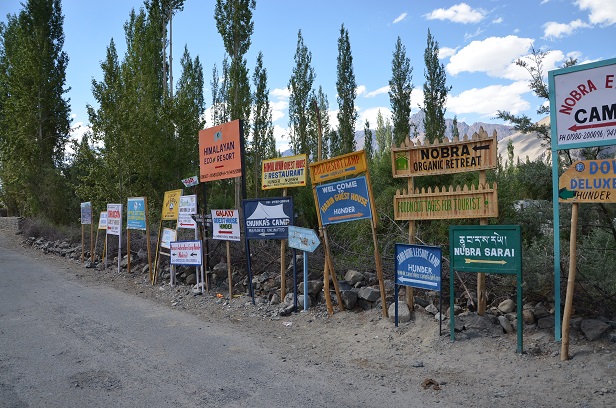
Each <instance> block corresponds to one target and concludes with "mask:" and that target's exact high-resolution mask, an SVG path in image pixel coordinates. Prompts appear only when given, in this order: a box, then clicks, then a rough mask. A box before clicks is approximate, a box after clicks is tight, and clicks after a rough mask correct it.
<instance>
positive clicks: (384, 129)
mask: <svg viewBox="0 0 616 408" xmlns="http://www.w3.org/2000/svg"><path fill="white" fill-rule="evenodd" d="M375 133H376V147H377V151H376V153H377V155H379V156H382V155H387V156H389V150H390V149H391V143H392V137H393V134H392V129H391V122H390V121H389V118H387V119H386V120H385V119H383V114H381V110H380V109H379V111H378V112H377V114H376V130H375Z"/></svg>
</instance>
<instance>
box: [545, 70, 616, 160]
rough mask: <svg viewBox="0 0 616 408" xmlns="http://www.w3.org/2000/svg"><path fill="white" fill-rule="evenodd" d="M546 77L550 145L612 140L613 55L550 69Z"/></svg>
mask: <svg viewBox="0 0 616 408" xmlns="http://www.w3.org/2000/svg"><path fill="white" fill-rule="evenodd" d="M549 81H550V87H549V88H550V108H551V109H550V118H551V121H552V148H554V149H559V148H574V147H590V146H600V145H607V144H614V141H615V140H616V103H615V102H614V92H615V91H616V59H611V60H606V61H599V62H595V63H592V64H584V65H579V66H574V67H568V68H563V69H559V70H555V71H550V72H549ZM552 90H553V91H552Z"/></svg>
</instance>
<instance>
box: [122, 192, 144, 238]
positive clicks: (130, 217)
mask: <svg viewBox="0 0 616 408" xmlns="http://www.w3.org/2000/svg"><path fill="white" fill-rule="evenodd" d="M126 229H129V230H145V229H146V225H145V198H144V197H131V198H129V199H128V204H127V205H126Z"/></svg>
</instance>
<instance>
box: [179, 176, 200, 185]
mask: <svg viewBox="0 0 616 408" xmlns="http://www.w3.org/2000/svg"><path fill="white" fill-rule="evenodd" d="M182 184H184V187H194V186H196V185H197V184H199V176H191V177H188V178H185V179H182Z"/></svg>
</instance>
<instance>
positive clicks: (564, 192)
mask: <svg viewBox="0 0 616 408" xmlns="http://www.w3.org/2000/svg"><path fill="white" fill-rule="evenodd" d="M558 201H559V202H561V203H616V160H614V159H606V160H579V161H576V162H575V163H573V164H572V165H571V167H569V168H568V169H567V170H566V171H565V172H564V173H563V174H562V175H561V176H560V177H559V179H558Z"/></svg>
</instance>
